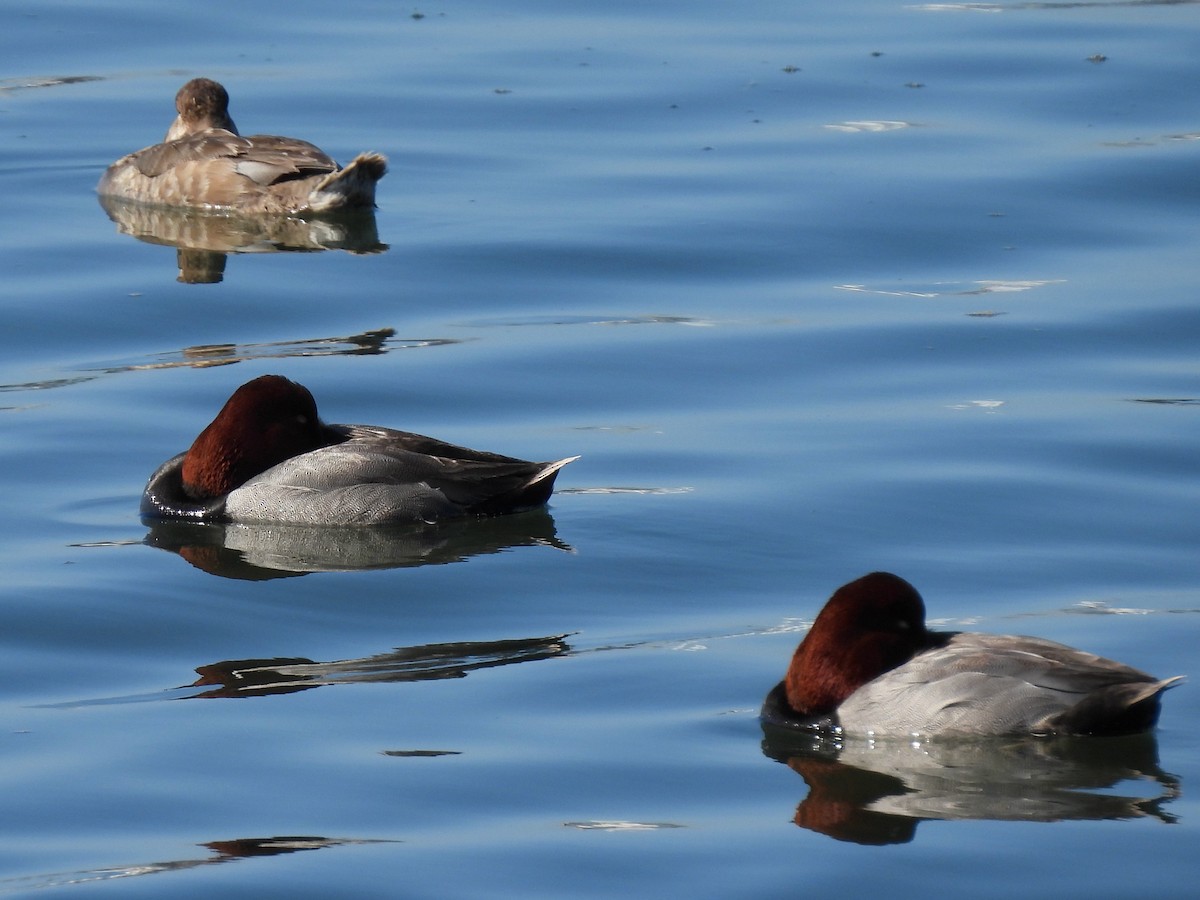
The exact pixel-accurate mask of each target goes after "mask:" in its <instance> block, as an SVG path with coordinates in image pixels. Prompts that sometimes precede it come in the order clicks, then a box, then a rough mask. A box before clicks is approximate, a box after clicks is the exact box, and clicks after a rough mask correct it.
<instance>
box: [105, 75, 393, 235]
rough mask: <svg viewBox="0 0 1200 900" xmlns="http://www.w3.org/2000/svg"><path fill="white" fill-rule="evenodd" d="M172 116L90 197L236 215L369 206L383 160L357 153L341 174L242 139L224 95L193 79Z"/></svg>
mask: <svg viewBox="0 0 1200 900" xmlns="http://www.w3.org/2000/svg"><path fill="white" fill-rule="evenodd" d="M175 109H176V111H177V113H178V115H177V116H176V117H175V121H173V122H172V123H171V127H170V128H169V129H167V136H166V139H165V140H164V141H163V143H161V144H155V145H154V146H152V147H146V148H145V149H143V150H139V151H137V152H136V153H131V154H129V155H128V156H123V157H121V158H120V159H118V160H117V161H116V162H115V163H113V164H112V165H111V166H109V167H108V169H107V171H105V173H104V175H103V177H102V178H101V179H100V183H99V185H98V186H97V188H96V189H97V191H99V193H101V194H103V195H105V196H111V197H121V198H124V199H126V200H134V201H137V202H140V203H155V204H160V205H167V206H188V207H200V208H223V209H232V210H237V211H239V212H244V213H301V212H329V211H332V210H337V209H345V208H348V207H363V206H366V207H370V206H373V205H374V203H375V183H376V182H377V181H379V179H380V178H382V177H383V176H384V174H385V173H386V172H387V159H386V158H385V157H383V156H381V155H380V154H378V153H360V154H359V155H358V156H356V157H355V158H354V159H353V160H352V161H351V162H350V164H349V165H348V166H346V167H345V168H344V169H343V168H340V167H339V166H338V164H337V163H336V162H335V161H334V160H333V159H332V158H331V157H329V156H328V155H327V154H325V153H324V152H322V151H321V150H320V149H319V148H317V147H315V146H313V145H312V144H310V143H309V142H308V141H302V140H299V139H298V138H289V137H279V136H277V135H269V134H255V135H250V136H248V137H243V136H241V135H240V134H238V130H237V126H236V125H234V123H233V119H231V118H230V117H229V94H228V93H227V92H226V91H225V88H223V87H222V86H221V85H219V84H217V82H215V81H211V80H209V79H207V78H193V79H192V80H191V81H189V82H188V83H187V84H185V85H184V86H183V87H182V88H180V89H179V93H178V94H176V96H175Z"/></svg>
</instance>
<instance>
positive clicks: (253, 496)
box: [226, 425, 577, 524]
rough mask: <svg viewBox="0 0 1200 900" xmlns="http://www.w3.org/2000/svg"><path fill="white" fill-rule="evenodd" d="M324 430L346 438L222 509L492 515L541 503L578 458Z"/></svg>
mask: <svg viewBox="0 0 1200 900" xmlns="http://www.w3.org/2000/svg"><path fill="white" fill-rule="evenodd" d="M329 431H330V432H331V433H332V434H336V435H342V436H345V437H346V438H347V439H346V440H343V441H342V442H340V443H335V444H333V445H332V446H329V447H324V448H321V449H319V450H314V451H312V452H310V453H303V454H301V455H299V456H295V457H292V458H291V459H288V460H285V461H284V462H282V463H280V464H279V465H276V466H274V467H272V468H270V469H268V470H267V471H265V472H263V473H262V474H261V475H258V476H256V477H255V478H252V479H251V480H250V481H248V482H246V484H244V485H242V486H241V487H239V488H237V489H236V490H235V491H234V492H232V493H231V494H230V496H229V498H228V503H227V506H226V512H227V513H228V514H229V515H231V516H232V517H233V518H235V519H242V520H250V519H252V518H254V517H257V516H264V517H273V518H276V519H277V520H280V521H287V520H289V519H291V518H292V517H293V516H295V517H299V519H300V520H309V519H312V520H314V521H324V522H329V523H342V524H362V523H368V522H398V521H414V520H416V521H420V520H433V519H440V518H447V517H452V516H461V515H497V514H501V513H508V512H515V511H518V510H522V509H531V508H534V507H537V506H541V505H542V504H544V503H545V502H546V501H547V500H549V498H550V495H551V493H552V492H553V490H554V480H555V478H556V476H557V474H558V471H559V469H561V468H562V467H563V466H565V465H566V464H567V463H569V462H572V461H573V460H574V459H576V458H577V457H570V458H568V459H562V460H556V461H554V462H530V461H527V460H523V459H516V458H514V457H510V456H502V455H501V454H498V453H488V452H486V451H482V450H471V449H470V448H467V447H459V446H457V445H455V444H449V443H446V442H445V441H439V440H437V439H436V438H430V437H426V436H425V435H419V434H412V433H410V432H403V431H395V430H392V429H388V428H375V427H371V426H362V425H350V426H344V425H338V426H329Z"/></svg>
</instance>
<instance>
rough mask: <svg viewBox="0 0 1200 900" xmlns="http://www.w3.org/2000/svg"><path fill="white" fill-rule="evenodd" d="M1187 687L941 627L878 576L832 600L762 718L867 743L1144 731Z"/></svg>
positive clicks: (915, 597) (1076, 653)
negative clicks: (1168, 695) (1174, 693)
mask: <svg viewBox="0 0 1200 900" xmlns="http://www.w3.org/2000/svg"><path fill="white" fill-rule="evenodd" d="M1181 681H1183V676H1175V677H1173V678H1166V679H1161V680H1160V679H1158V678H1155V677H1154V676H1153V675H1148V674H1146V673H1145V672H1142V671H1139V670H1138V669H1135V668H1132V667H1130V666H1127V665H1124V664H1123V663H1119V662H1114V661H1113V660H1111V659H1105V658H1104V657H1101V656H1096V655H1095V654H1092V653H1087V652H1085V651H1083V650H1077V649H1075V648H1073V647H1068V646H1066V645H1064V644H1059V643H1056V642H1054V641H1048V640H1044V639H1042V638H1036V637H1024V636H1018V635H996V634H981V633H973V632H937V631H930V630H928V629H927V628H926V626H925V601H924V600H923V599H922V598H921V595H920V594H919V593H918V592H917V590H916V588H914V587H913V586H912V585H911V584H909V583H908V582H907V581H905V580H904V579H902V578H900V577H899V576H897V575H893V574H891V573H890V572H872V573H870V574H868V575H864V576H863V577H862V578H859V579H857V580H855V581H851V582H850V583H849V584H845V585H843V586H842V587H840V588H838V589H837V590H836V591H835V592H834V593H833V596H832V597H830V598H829V601H828V602H827V603H826V604H825V606H824V607H823V608H822V609H821V611H820V613H818V615H817V617H816V619H815V620H814V621H813V625H812V628H811V629H810V630H809V631H808V633H807V634H806V635H805V636H804V639H803V640H802V641H801V642H800V645H799V647H797V648H796V652H795V654H794V655H793V656H792V660H791V664H790V665H789V666H788V670H787V674H786V676H785V677H784V679H783V680H782V681H781V682H779V684H777V685H776V686H775V687H774V688H773V689H772V690H771V691H770V693H769V694H768V695H767V698H766V701H765V702H764V704H763V707H762V713H761V718H762V721H763V722H764V723H767V724H770V725H774V726H777V727H783V728H792V729H805V730H816V731H823V732H826V731H830V730H832V731H835V732H839V733H841V734H848V735H858V736H864V737H887V736H893V737H905V738H911V737H917V736H927V737H933V736H936V735H939V734H948V735H1050V734H1067V735H1118V734H1134V733H1138V732H1143V731H1149V730H1150V729H1152V728H1153V727H1154V726H1155V724H1156V723H1157V721H1158V715H1159V707H1160V704H1159V700H1160V698H1161V696H1162V693H1163V692H1164V691H1165V690H1167V689H1168V688H1171V687H1174V686H1175V685H1177V684H1179V683H1180V682H1181Z"/></svg>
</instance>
